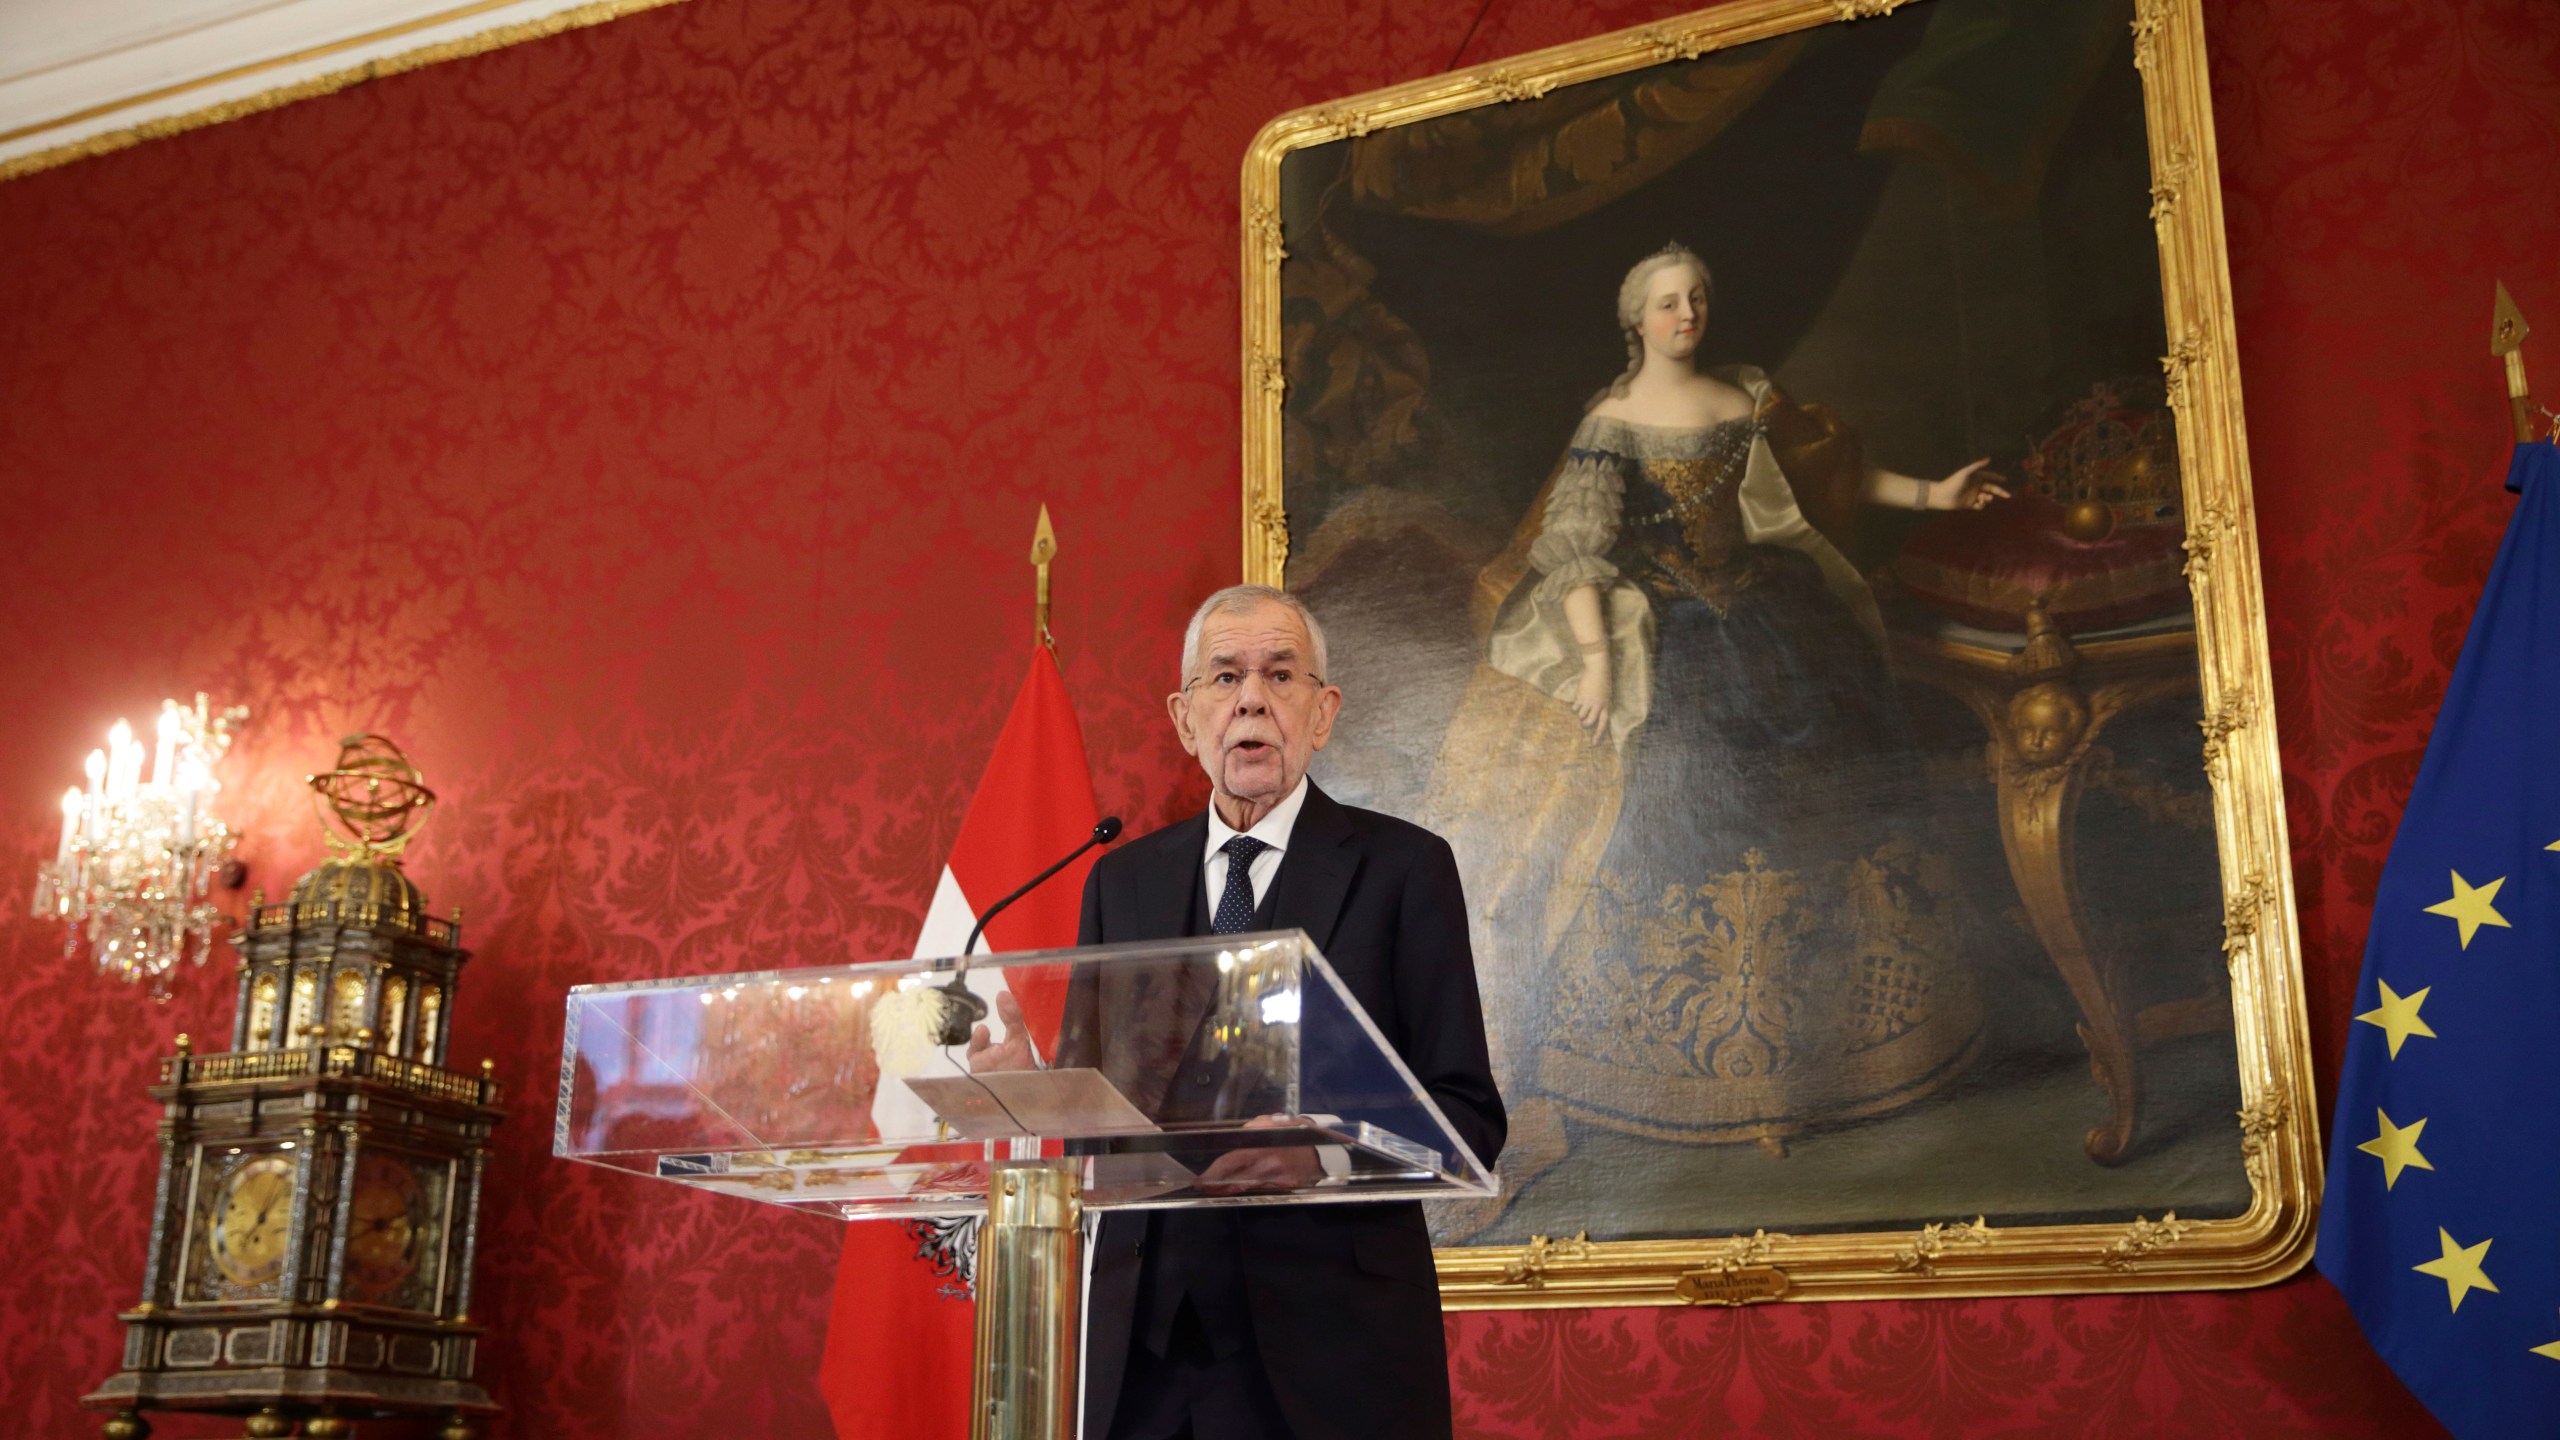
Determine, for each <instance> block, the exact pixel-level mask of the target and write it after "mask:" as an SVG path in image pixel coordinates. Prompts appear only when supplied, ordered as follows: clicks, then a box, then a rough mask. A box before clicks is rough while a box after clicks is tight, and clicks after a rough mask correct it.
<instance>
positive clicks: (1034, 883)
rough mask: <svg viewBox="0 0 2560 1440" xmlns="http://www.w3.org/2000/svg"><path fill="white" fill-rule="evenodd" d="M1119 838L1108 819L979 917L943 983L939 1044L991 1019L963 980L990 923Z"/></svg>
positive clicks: (956, 1040)
mask: <svg viewBox="0 0 2560 1440" xmlns="http://www.w3.org/2000/svg"><path fill="white" fill-rule="evenodd" d="M1119 838H1120V817H1119V816H1117V815H1106V816H1104V817H1103V818H1102V820H1101V823H1099V824H1097V825H1095V826H1094V827H1093V833H1092V834H1091V835H1088V836H1086V837H1085V842H1084V843H1083V844H1081V845H1079V846H1077V847H1076V848H1074V849H1073V850H1070V851H1068V852H1067V855H1066V858H1065V859H1063V860H1060V861H1059V862H1058V863H1057V864H1055V865H1052V866H1050V867H1049V868H1048V869H1046V870H1043V871H1041V872H1040V873H1039V874H1037V875H1034V876H1032V877H1031V878H1030V879H1029V880H1026V881H1024V882H1023V883H1022V886H1021V888H1020V889H1017V890H1015V891H1014V892H1013V893H1012V894H1010V895H1007V896H1006V897H1004V898H1003V899H1001V900H999V901H997V902H996V903H994V904H993V905H990V906H988V907H987V908H986V909H985V910H983V911H981V912H980V913H979V915H978V923H977V924H976V925H973V926H971V927H970V929H969V938H968V940H967V942H966V943H964V944H962V945H961V947H960V963H959V964H957V965H956V966H954V967H952V971H951V978H950V979H949V980H946V981H944V982H943V983H942V994H943V1005H942V1032H941V1035H940V1036H939V1038H938V1039H937V1041H936V1042H935V1043H937V1044H942V1045H957V1044H960V1043H961V1042H962V1041H965V1040H967V1039H968V1038H969V1029H970V1027H971V1026H973V1025H975V1024H977V1023H978V1022H979V1021H981V1020H984V1019H986V1018H987V1002H986V1001H984V1000H981V999H979V998H978V997H977V996H975V995H973V994H971V993H969V989H968V987H967V986H965V985H963V984H962V983H961V979H962V977H963V976H965V975H967V974H968V973H969V955H970V952H972V951H974V950H976V949H977V948H978V937H979V936H980V935H983V934H985V933H986V930H987V922H988V921H990V920H993V919H994V918H996V916H997V914H998V913H1000V912H1001V911H1002V910H1003V909H1004V907H1006V906H1007V905H1010V904H1012V903H1013V902H1014V901H1016V900H1019V899H1021V898H1022V897H1023V896H1025V895H1028V894H1030V893H1031V892H1032V891H1034V890H1037V889H1039V888H1040V883H1041V882H1042V881H1044V880H1046V879H1048V878H1049V877H1050V876H1052V875H1055V874H1057V873H1058V872H1059V871H1061V870H1064V869H1066V868H1067V867H1068V866H1070V865H1072V864H1074V863H1075V862H1076V857H1077V856H1079V855H1082V854H1083V853H1084V852H1086V851H1087V850H1090V849H1092V848H1093V847H1094V846H1096V845H1108V844H1110V843H1111V842H1112V841H1114V840H1117V839H1119Z"/></svg>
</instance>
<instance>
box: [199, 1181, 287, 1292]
mask: <svg viewBox="0 0 2560 1440" xmlns="http://www.w3.org/2000/svg"><path fill="white" fill-rule="evenodd" d="M209 1208H210V1213H209V1214H208V1215H207V1216H206V1224H205V1250H206V1252H207V1254H208V1255H209V1256H210V1257H211V1259H212V1261H213V1265H214V1268H215V1269H216V1270H218V1271H220V1272H221V1275H222V1278H223V1280H225V1281H226V1282H228V1283H229V1284H230V1285H231V1286H233V1287H236V1288H238V1289H243V1290H253V1289H258V1288H261V1287H266V1286H271V1285H273V1284H274V1283H275V1281H276V1278H277V1277H278V1276H279V1275H280V1274H282V1273H283V1271H284V1257H285V1250H286V1248H287V1246H288V1245H289V1244H290V1243H291V1241H292V1238H293V1237H292V1232H291V1221H292V1218H293V1162H292V1161H291V1160H289V1159H287V1158H286V1157H284V1156H282V1155H260V1156H256V1157H253V1158H251V1159H249V1160H247V1161H245V1162H244V1163H242V1164H240V1165H237V1166H234V1167H232V1169H231V1170H230V1172H229V1173H228V1174H227V1175H224V1176H223V1177H222V1178H221V1180H220V1181H219V1182H217V1184H216V1185H215V1187H214V1192H213V1203H212V1205H211V1206H210V1207H209Z"/></svg>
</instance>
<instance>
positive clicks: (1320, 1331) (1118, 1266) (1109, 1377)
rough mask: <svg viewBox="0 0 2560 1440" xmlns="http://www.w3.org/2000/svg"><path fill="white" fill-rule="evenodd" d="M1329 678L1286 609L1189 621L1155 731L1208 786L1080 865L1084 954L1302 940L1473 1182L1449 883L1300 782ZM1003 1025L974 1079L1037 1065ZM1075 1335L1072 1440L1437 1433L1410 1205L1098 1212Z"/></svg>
mask: <svg viewBox="0 0 2560 1440" xmlns="http://www.w3.org/2000/svg"><path fill="white" fill-rule="evenodd" d="M1326 658H1327V657H1326V654H1325V643H1324V631H1323V629H1322V628H1321V627H1319V626H1318V625H1317V623H1316V618H1315V616H1314V615H1313V614H1311V613H1309V612H1308V610H1307V607H1306V606H1305V605H1304V604H1303V603H1302V602H1300V601H1299V600H1298V599H1297V598H1296V597H1295V596H1292V595H1289V594H1287V593H1286V592H1284V591H1280V590H1274V589H1272V588H1270V587H1268V586H1262V585H1238V586H1234V587H1231V588H1229V589H1225V590H1221V591H1219V592H1217V593H1216V594H1214V595H1211V596H1210V597H1209V598H1208V599H1207V600H1206V601H1203V602H1202V603H1201V606H1200V609H1199V611H1198V612H1197V613H1196V614H1194V615H1193V616H1192V617H1191V626H1190V629H1189V631H1188V632H1187V633H1186V634H1185V635H1184V637H1183V642H1182V688H1181V689H1179V690H1177V691H1175V692H1174V693H1173V694H1172V695H1171V696H1169V697H1167V699H1166V708H1167V709H1168V710H1170V711H1171V713H1172V717H1173V728H1174V733H1175V734H1176V735H1178V736H1180V737H1181V740H1182V748H1183V749H1185V750H1187V751H1189V752H1190V753H1191V754H1192V755H1193V756H1195V757H1197V758H1198V759H1199V761H1200V768H1201V769H1202V770H1204V771H1206V772H1208V776H1209V807H1208V809H1207V811H1206V812H1204V813H1202V814H1200V815H1196V816H1194V817H1192V818H1191V819H1189V820H1185V821H1183V822H1181V823H1179V824H1176V825H1172V826H1169V827H1167V828H1165V829H1163V830H1158V831H1156V832H1155V833H1154V834H1152V835H1148V836H1146V837H1144V838H1142V839H1139V840H1136V841H1133V842H1131V843H1130V844H1129V845H1127V846H1126V847H1124V848H1122V849H1121V850H1119V851H1116V852H1114V853H1112V854H1109V855H1106V856H1104V857H1103V858H1102V860H1101V862H1100V863H1098V864H1096V865H1095V866H1094V867H1093V871H1092V874H1091V875H1090V876H1089V877H1088V878H1087V880H1086V883H1085V891H1084V919H1083V925H1082V929H1081V933H1080V934H1079V936H1078V940H1079V943H1081V944H1086V945H1103V944H1112V943H1117V942H1120V941H1128V940H1163V939H1171V938H1176V937H1180V936H1187V935H1213V934H1215V935H1226V934H1234V933H1239V932H1243V931H1251V930H1287V929H1300V930H1304V931H1306V932H1307V933H1308V934H1309V935H1310V936H1312V937H1314V939H1315V942H1316V945H1317V947H1318V948H1319V949H1321V950H1322V951H1323V952H1324V954H1325V957H1326V958H1327V959H1329V960H1331V961H1332V962H1333V967H1334V969H1335V970H1336V971H1337V972H1338V973H1339V974H1340V975H1341V977H1342V981H1343V983H1344V984H1345V985H1346V986H1348V987H1350V990H1351V992H1352V994H1353V995H1354V996H1356V997H1357V998H1358V999H1359V1001H1360V1004H1361V1006H1362V1007H1363V1008H1364V1009H1366V1010H1367V1011H1368V1013H1369V1015H1370V1017H1371V1018H1372V1019H1374V1020H1375V1021H1376V1022H1377V1024H1378V1028H1379V1030H1380V1032H1381V1033H1383V1034H1384V1035H1385V1036H1386V1038H1387V1040H1388V1043H1390V1044H1392V1045H1393V1046H1395V1048H1396V1052H1397V1053H1398V1054H1400V1055H1402V1056H1403V1057H1404V1062H1405V1064H1406V1066H1407V1067H1409V1068H1410V1069H1411V1070H1412V1071H1413V1074H1414V1076H1415V1078H1416V1079H1418V1080H1420V1081H1421V1082H1422V1085H1423V1088H1424V1089H1426V1090H1427V1091H1429V1092H1430V1095H1431V1098H1432V1099H1433V1100H1434V1101H1435V1102H1437V1103H1438V1105H1439V1107H1440V1111H1441V1113H1442V1114H1444V1115H1446V1116H1447V1117H1448V1119H1449V1123H1450V1124H1451V1125H1452V1126H1454V1127H1455V1128H1456V1129H1457V1131H1458V1133H1459V1135H1460V1136H1461V1137H1462V1138H1464V1139H1465V1140H1466V1142H1467V1144H1468V1146H1469V1148H1471V1149H1472V1150H1474V1152H1475V1154H1476V1156H1477V1158H1479V1159H1481V1160H1482V1161H1484V1162H1485V1163H1486V1164H1487V1165H1490V1164H1492V1162H1493V1158H1494V1156H1495V1154H1496V1153H1497V1152H1499V1151H1500V1150H1501V1148H1502V1137H1503V1111H1502V1097H1501V1096H1500V1094H1499V1093H1497V1092H1496V1090H1495V1089H1494V1083H1493V1070H1492V1066H1491V1064H1490V1063H1489V1062H1488V1060H1487V1059H1486V1055H1485V1039H1484V1013H1483V1008H1482V1005H1481V1003H1480V1002H1479V1000H1478V998H1477V995H1476V978H1475V961H1474V957H1473V955H1472V953H1471V952H1470V951H1469V949H1468V945H1467V905H1466V897H1465V896H1464V894H1463V893H1461V891H1460V888H1459V884H1458V866H1457V861H1456V860H1455V858H1454V857H1452V855H1451V854H1450V851H1449V846H1448V844H1447V843H1446V842H1445V841H1443V840H1441V839H1440V838H1439V837H1438V836H1436V835H1433V834H1431V833H1430V832H1429V831H1427V830H1423V829H1421V828H1419V827H1417V826H1414V825H1410V824H1407V823H1406V822H1404V821H1402V820H1398V819H1395V818H1393V817H1391V816H1387V815H1380V814H1377V813H1375V812H1373V811H1368V810H1358V809H1354V808H1352V807H1350V806H1348V805H1343V804H1340V803H1338V802H1336V801H1335V800H1334V799H1332V798H1331V797H1330V796H1328V795H1326V794H1325V793H1324V791H1323V790H1321V789H1319V788H1318V787H1317V786H1316V785H1315V783H1314V782H1313V781H1310V780H1309V779H1308V778H1307V762H1308V761H1309V760H1311V759H1312V758H1314V756H1315V752H1316V751H1318V750H1321V749H1323V748H1324V745H1325V742H1326V740H1328V739H1329V738H1331V736H1332V734H1333V727H1334V722H1335V720H1336V718H1337V717H1338V716H1339V715H1340V713H1341V710H1342V692H1341V691H1340V690H1339V689H1337V688H1335V687H1334V686H1332V685H1329V684H1327V683H1326V682H1325V679H1324V676H1325V673H1326ZM1073 1010H1074V1002H1073V997H1071V998H1070V1011H1071V1018H1070V1019H1069V1021H1068V1033H1067V1034H1066V1035H1065V1036H1063V1037H1062V1038H1061V1041H1060V1046H1059V1059H1060V1061H1061V1062H1062V1063H1077V1060H1076V1055H1075V1053H1074V1052H1075V1051H1076V1049H1077V1048H1078V1043H1079V1042H1078V1040H1077V1037H1076V1033H1075V1032H1076V1031H1077V1029H1078V1028H1079V1027H1078V1026H1077V1024H1076V1021H1075V1020H1074V1019H1073V1018H1072V1011H1073ZM999 1013H1000V1014H1002V1015H1003V1016H1004V1018H1005V1019H1006V1020H1007V1021H1008V1022H1009V1023H1008V1025H1007V1029H1008V1031H1009V1032H1010V1033H1009V1034H1008V1036H1007V1038H1006V1040H1005V1042H1004V1043H1003V1044H1001V1045H997V1044H991V1043H990V1042H989V1040H988V1037H987V1034H986V1030H985V1027H983V1026H982V1027H980V1029H979V1034H978V1036H977V1037H976V1038H975V1039H974V1040H973V1041H972V1044H971V1061H972V1064H973V1065H975V1066H976V1067H977V1068H981V1069H987V1068H1008V1067H1010V1066H1012V1065H1016V1064H1028V1063H1030V1057H1029V1055H1028V1052H1027V1047H1026V1042H1024V1041H1023V1040H1022V1039H1021V1038H1020V1037H1021V1035H1022V1033H1023V1032H1022V1027H1021V1025H1020V1023H1019V1020H1018V1016H1019V1013H1020V1012H1019V1009H1018V1008H1017V1007H1014V1006H1012V1005H1011V1004H1009V1003H1007V1004H1005V1005H1004V1007H1003V1009H1002V1010H1000V1012H999ZM1016 1050H1019V1051H1020V1053H1006V1052H1008V1051H1016ZM1320 1163H1321V1162H1320V1161H1319V1160H1318V1158H1317V1156H1316V1153H1315V1151H1313V1150H1312V1149H1305V1148H1283V1149H1270V1150H1245V1151H1237V1152H1233V1153H1231V1154H1228V1155H1225V1156H1221V1157H1220V1158H1219V1159H1218V1160H1217V1161H1216V1162H1215V1163H1214V1164H1212V1165H1211V1166H1210V1167H1209V1168H1208V1169H1207V1170H1205V1171H1203V1172H1202V1175H1201V1185H1202V1188H1204V1189H1212V1188H1217V1187H1230V1188H1234V1189H1248V1188H1252V1187H1255V1186H1263V1185H1276V1186H1287V1185H1295V1184H1300V1183H1305V1182H1306V1181H1309V1180H1312V1179H1313V1178H1315V1174H1314V1173H1310V1172H1319V1170H1320ZM1086 1314H1087V1321H1086V1352H1085V1384H1084V1393H1085V1426H1084V1434H1085V1440H1176V1437H1187V1440H1332V1437H1337V1436H1339V1437H1354V1436H1357V1437H1370V1436H1374V1437H1379V1440H1388V1437H1393V1440H1410V1437H1428V1436H1445V1435H1447V1434H1448V1433H1449V1428H1450V1420H1449V1380H1448V1356H1447V1353H1446V1350H1445V1348H1444V1345H1443V1342H1442V1339H1441V1331H1440V1297H1439V1287H1438V1280H1437V1277H1436V1276H1435V1274H1434V1273H1433V1270H1432V1264H1431V1239H1430V1234H1429V1232H1428V1231H1427V1230H1426V1229H1425V1228H1424V1225H1423V1219H1422V1207H1421V1206H1420V1205H1418V1204H1416V1203H1414V1202H1412V1201H1403V1202H1379V1203H1369V1204H1331V1205H1298V1206H1271V1207H1263V1206H1254V1207H1247V1208H1212V1209H1184V1210H1156V1211H1149V1212H1145V1213H1139V1214H1129V1215H1113V1216H1111V1217H1109V1218H1107V1219H1106V1220H1105V1221H1104V1222H1103V1224H1102V1228H1101V1233H1100V1234H1099V1236H1098V1237H1097V1238H1096V1241H1095V1244H1094V1247H1093V1289H1092V1294H1091V1299H1090V1301H1089V1303H1088V1307H1087V1311H1086Z"/></svg>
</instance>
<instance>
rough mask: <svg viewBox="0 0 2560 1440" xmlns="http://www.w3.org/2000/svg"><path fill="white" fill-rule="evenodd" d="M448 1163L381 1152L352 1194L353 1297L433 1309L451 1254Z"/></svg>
mask: <svg viewBox="0 0 2560 1440" xmlns="http://www.w3.org/2000/svg"><path fill="white" fill-rule="evenodd" d="M445 1178H446V1175H445V1168H444V1166H442V1165H440V1164H437V1163H434V1162H421V1161H416V1160H412V1159H410V1158H408V1157H406V1156H402V1155H393V1154H384V1153H381V1152H374V1153H371V1154H367V1155H365V1156H364V1157H363V1158H361V1159H359V1160H358V1161H357V1162H356V1178H355V1189H354V1192H353V1193H352V1194H351V1195H349V1197H348V1202H347V1248H346V1270H345V1276H346V1287H345V1289H346V1298H348V1299H350V1300H355V1301H359V1302H362V1303H365V1304H371V1305H392V1306H397V1307H399V1308H402V1309H407V1310H419V1311H426V1312H433V1311H434V1310H435V1308H436V1301H437V1299H438V1295H439V1291H440V1289H441V1286H440V1284H439V1281H440V1280H441V1278H442V1276H441V1273H440V1272H441V1269H442V1262H443V1258H444V1191H445Z"/></svg>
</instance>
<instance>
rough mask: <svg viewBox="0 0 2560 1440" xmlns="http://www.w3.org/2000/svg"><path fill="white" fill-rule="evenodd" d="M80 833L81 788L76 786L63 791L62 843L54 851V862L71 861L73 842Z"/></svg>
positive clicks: (60, 863)
mask: <svg viewBox="0 0 2560 1440" xmlns="http://www.w3.org/2000/svg"><path fill="white" fill-rule="evenodd" d="M79 834H80V790H79V787H77V786H74V787H72V788H71V789H69V790H65V791H63V792H62V844H61V845H59V846H57V847H56V848H55V850H54V852H53V863H54V864H56V865H68V864H70V863H71V842H72V841H73V840H75V839H78V838H79Z"/></svg>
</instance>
